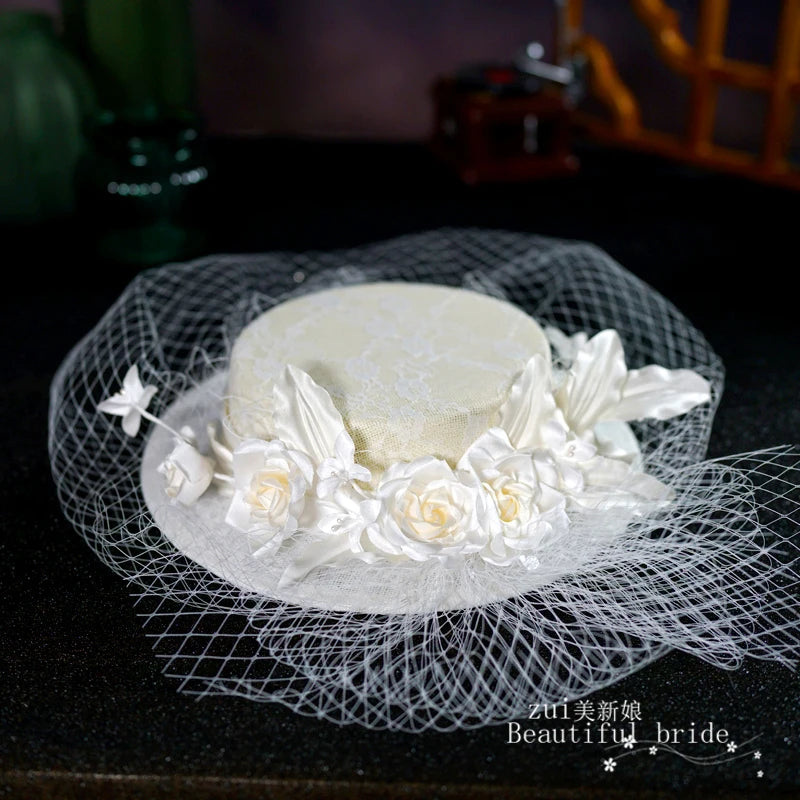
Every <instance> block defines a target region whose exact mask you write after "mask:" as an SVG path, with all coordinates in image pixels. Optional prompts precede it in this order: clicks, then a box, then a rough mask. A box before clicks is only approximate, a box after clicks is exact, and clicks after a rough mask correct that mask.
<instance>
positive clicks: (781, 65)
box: [559, 0, 800, 188]
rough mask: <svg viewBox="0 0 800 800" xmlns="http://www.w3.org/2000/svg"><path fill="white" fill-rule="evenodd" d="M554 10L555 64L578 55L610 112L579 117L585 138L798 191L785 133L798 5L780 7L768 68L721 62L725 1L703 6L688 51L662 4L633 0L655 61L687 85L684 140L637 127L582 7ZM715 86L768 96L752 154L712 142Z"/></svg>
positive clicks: (634, 110) (789, 2)
mask: <svg viewBox="0 0 800 800" xmlns="http://www.w3.org/2000/svg"><path fill="white" fill-rule="evenodd" d="M559 5H560V6H561V19H562V24H561V28H562V30H561V33H560V36H559V39H560V43H561V47H562V48H563V52H562V53H561V57H562V58H563V59H564V60H567V59H569V58H572V57H574V56H576V55H579V56H583V57H585V58H586V59H587V61H588V65H589V78H590V90H591V92H592V94H593V95H594V96H595V97H596V98H598V99H599V100H600V101H601V102H602V103H603V104H604V105H605V106H606V107H607V108H608V110H609V111H610V117H611V119H610V121H608V120H603V119H599V118H597V117H595V116H590V115H587V114H580V115H578V118H577V119H578V121H579V123H580V124H581V126H582V127H584V128H585V129H586V130H588V132H589V133H590V134H591V135H593V136H594V137H597V138H600V139H603V140H606V141H611V142H617V143H620V144H624V145H626V146H633V147H638V148H643V149H647V150H651V151H655V152H658V153H661V154H663V155H666V156H670V157H675V158H680V159H684V160H688V161H691V162H693V163H697V164H701V165H704V166H710V167H716V168H722V169H727V170H730V171H733V172H737V173H740V174H744V175H747V176H749V177H753V178H759V179H762V180H767V181H770V182H775V183H780V184H784V185H787V186H791V187H794V188H800V169H798V165H792V164H791V163H790V161H789V146H790V140H791V130H792V125H793V124H794V117H795V113H796V106H797V103H798V98H800V0H783V4H782V8H781V15H780V22H779V27H778V32H777V39H776V49H775V57H774V60H773V63H772V65H771V66H764V65H760V64H754V63H749V62H746V61H738V60H734V59H730V58H726V57H725V55H724V52H723V49H724V44H725V34H726V32H727V27H728V11H729V0H702V3H701V5H700V9H699V24H698V30H697V41H696V44H695V45H694V46H691V45H690V44H689V43H688V42H687V41H686V39H685V38H684V37H683V35H682V34H681V31H680V28H679V25H678V22H679V19H678V15H677V13H676V12H675V11H674V10H673V9H672V8H670V7H669V5H668V4H667V3H665V2H663V0H631V5H632V6H633V9H634V10H635V12H636V14H637V15H638V17H639V18H640V19H641V21H642V22H643V23H644V24H645V25H646V26H647V28H648V30H649V32H650V34H651V36H652V38H653V42H654V45H655V48H656V51H657V53H658V54H659V56H660V57H661V58H662V59H663V60H664V62H665V63H666V64H667V65H668V66H669V67H670V68H671V69H672V70H674V71H675V72H677V73H679V74H680V75H683V76H685V77H686V78H687V79H688V80H689V81H690V82H691V88H692V91H691V99H690V107H689V112H688V119H687V120H686V127H685V133H684V134H683V135H682V136H675V135H670V134H667V133H662V132H659V131H654V130H649V129H646V128H644V127H643V125H642V122H641V115H640V112H639V105H638V103H637V101H636V98H635V97H634V96H633V94H632V93H631V91H630V90H629V89H628V87H627V86H626V85H625V84H624V83H623V81H622V79H621V78H620V76H619V74H618V72H617V70H616V67H615V65H614V61H613V59H612V57H611V54H610V53H609V51H608V49H607V48H606V47H605V45H603V44H602V43H601V42H600V41H598V40H597V39H595V38H593V37H592V36H588V35H586V34H584V33H583V32H582V16H583V2H582V0H561V2H559ZM720 86H732V87H736V88H739V89H745V90H750V91H755V92H764V93H766V95H767V99H768V103H767V113H766V119H765V121H764V134H763V141H762V145H761V149H760V152H759V153H758V154H756V155H754V154H752V153H747V152H744V151H740V150H736V149H733V148H728V147H722V146H719V145H718V144H716V143H715V142H714V141H713V134H714V116H715V112H716V96H717V90H718V88H719V87H720Z"/></svg>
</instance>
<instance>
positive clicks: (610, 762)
mask: <svg viewBox="0 0 800 800" xmlns="http://www.w3.org/2000/svg"><path fill="white" fill-rule="evenodd" d="M616 766H617V762H616V761H614V759H613V758H607V759H605V760H604V761H603V769H604V770H605V771H606V772H613V771H614V767H616Z"/></svg>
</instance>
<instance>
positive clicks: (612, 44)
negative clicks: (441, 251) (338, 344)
mask: <svg viewBox="0 0 800 800" xmlns="http://www.w3.org/2000/svg"><path fill="white" fill-rule="evenodd" d="M565 8H566V9H569V10H568V11H567V12H564V9H565ZM559 9H561V12H563V13H560V12H559ZM575 9H578V11H577V12H576V11H575ZM670 9H671V11H670ZM579 12H582V18H578V17H579V16H581V15H580V14H579ZM672 12H674V14H675V16H674V18H673V17H672V16H670V15H671V14H672ZM569 14H578V16H576V17H575V18H574V19H571V22H570V24H568V25H567V24H566V23H565V20H566V19H567V18H568V17H569ZM648 15H649V16H650V24H651V27H654V26H655V23H654V22H653V20H654V19H656V18H658V19H660V20H662V22H660V23H659V24H663V25H664V27H662V28H659V29H658V30H659V33H655V32H654V31H651V30H648V27H647V25H646V24H645V22H644V21H643V20H644V19H646V18H647V17H648ZM665 19H666V22H663V20H665ZM559 20H560V21H561V23H562V24H561V26H560V27H559V25H558V22H559ZM715 20H716V21H715ZM720 20H721V21H720ZM654 29H655V28H654ZM781 30H782V31H783V33H781ZM559 31H560V32H561V33H560V34H559V33H558V32H559ZM565 31H566V33H565ZM798 31H800V2H798V0H703V2H700V1H699V0H697V2H691V1H690V0H672V1H671V2H670V3H667V4H665V3H662V2H660V0H602V2H600V0H583V2H580V0H570V2H567V0H505V1H504V2H502V3H493V2H489V1H488V0H440V1H439V2H430V1H429V0H403V1H402V2H399V1H398V0H336V2H331V0H291V1H289V0H0V224H5V225H7V224H11V225H12V226H17V225H20V224H22V225H28V224H30V223H36V224H38V223H41V222H43V221H49V220H53V219H58V218H61V219H64V218H66V217H70V216H73V217H74V218H75V219H77V220H78V222H79V223H80V224H82V225H83V228H82V229H80V226H75V227H74V231H73V230H72V229H71V230H70V234H72V233H74V232H75V231H77V234H76V235H78V236H79V238H80V237H81V236H82V237H83V238H82V239H80V240H81V241H83V242H85V243H86V244H89V243H90V242H91V243H92V249H93V250H94V251H95V253H96V254H97V255H98V256H99V257H100V258H101V259H107V260H110V261H126V262H129V263H135V264H155V263H159V262H163V261H166V260H172V259H181V258H186V257H189V256H192V255H196V254H199V253H202V252H204V251H206V252H207V251H208V248H210V247H211V248H213V247H219V248H221V247H224V248H226V249H232V248H236V247H237V246H240V245H239V244H238V241H237V238H236V231H237V230H241V227H242V226H241V225H239V224H238V221H237V220H238V219H241V217H242V215H245V214H249V215H250V216H251V217H252V219H253V220H254V221H255V220H256V219H258V218H259V214H261V213H262V212H261V211H259V210H258V208H257V204H254V203H252V202H248V201H247V200H248V198H249V197H250V194H248V192H255V193H256V194H255V195H253V196H256V195H257V193H258V192H259V191H261V188H263V186H264V185H265V183H266V182H267V181H271V182H272V184H273V188H274V186H275V180H276V175H278V174H281V175H282V185H283V192H284V194H286V193H290V192H297V191H298V188H297V187H298V186H302V185H303V184H302V179H304V178H307V177H309V176H312V175H314V174H316V175H317V178H318V180H317V181H316V183H315V191H320V190H321V187H322V186H323V185H324V184H330V183H332V182H335V183H337V185H339V186H343V187H347V186H349V187H351V189H352V190H353V191H361V192H362V194H363V193H364V192H365V191H368V189H367V187H366V184H364V185H363V186H362V189H361V190H356V189H353V188H352V187H354V186H355V184H356V183H357V181H354V177H355V176H359V177H360V179H362V180H363V179H365V178H367V177H368V176H371V175H373V174H375V175H378V174H382V175H384V176H387V175H389V174H394V175H395V178H394V181H395V184H394V191H395V192H399V191H401V183H402V180H401V182H400V183H398V182H397V179H398V178H401V177H402V176H403V175H404V174H410V173H409V170H407V169H406V168H405V167H402V166H399V165H400V164H401V161H402V159H404V158H405V159H406V162H405V163H406V164H407V165H409V166H410V167H411V168H412V169H413V170H416V175H417V177H416V178H415V179H414V182H413V186H411V179H410V178H406V180H407V181H408V182H409V186H407V187H406V188H407V189H408V188H409V187H411V188H412V189H413V190H414V191H416V192H417V193H418V187H419V185H420V183H421V182H424V183H426V185H428V187H429V188H430V187H431V186H433V185H434V183H435V181H436V180H438V179H439V177H437V172H436V167H437V166H446V167H447V168H448V169H449V171H450V175H451V177H452V178H453V179H454V180H455V179H456V178H460V179H461V181H462V182H463V183H465V184H476V183H482V182H493V183H495V184H510V183H518V184H520V183H526V182H528V183H529V182H530V181H531V180H538V179H546V178H553V177H568V176H570V175H572V174H574V173H575V171H576V170H577V168H578V165H579V157H580V156H581V153H580V152H577V151H578V150H579V149H580V148H581V147H584V146H585V144H586V143H587V142H588V143H590V144H592V143H596V142H605V143H606V144H607V143H609V142H611V143H614V144H616V145H617V146H619V145H620V144H621V145H623V146H624V147H633V146H638V147H641V148H643V149H645V150H650V151H652V152H656V153H660V154H662V155H668V156H671V157H676V158H679V159H680V158H683V159H684V160H688V161H690V162H691V163H694V164H699V165H700V166H702V167H712V168H715V169H723V170H724V169H729V170H731V171H734V172H737V171H738V173H739V174H743V175H749V176H750V177H756V178H759V179H765V180H766V179H769V180H770V181H772V182H777V183H783V185H789V186H794V188H800V171H798V169H797V167H798V165H799V164H800V158H798V155H800V146H798V145H800V124H799V123H798V118H797V115H796V114H794V106H795V105H796V101H797V95H798V90H800V82H798V77H797V70H796V63H797V62H798V61H800V33H798ZM584 34H585V36H584ZM668 35H672V39H673V41H675V40H677V41H678V42H679V45H680V46H681V47H683V48H684V51H683V52H684V54H685V55H686V58H685V59H684V62H683V65H684V67H685V69H684V73H685V74H681V73H680V70H678V71H676V70H673V69H671V68H670V67H668V66H667V64H666V63H665V61H664V60H663V59H662V58H661V57H659V55H658V54H657V52H656V44H655V43H656V42H657V41H664V40H666V38H668ZM591 37H593V39H592V41H589V39H590V38H591ZM567 38H569V39H570V43H566V44H565V40H566V39H567ZM584 40H586V41H587V42H588V44H587V45H586V46H585V47H584V46H583V45H582V44H581V42H583V41H584ZM532 42H535V43H538V44H536V45H535V48H536V55H535V58H533V59H528V60H527V61H526V62H525V63H526V64H527V66H525V67H524V68H520V67H519V63H520V62H519V58H520V57H521V56H520V54H521V53H522V54H523V56H522V58H527V56H525V55H524V54H525V53H530V52H531V50H530V43H532ZM559 44H560V45H561V46H559ZM779 44H780V46H779ZM573 46H574V47H573ZM526 47H527V48H528V49H525V48H526ZM593 47H594V51H593V50H592V48H593ZM571 48H573V49H571ZM598 52H599V61H598V60H595V59H594V55H597V53H598ZM701 52H705V53H706V56H704V58H700V57H699V56H698V54H700V53H701ZM709 52H711V55H710V56H708V53H709ZM593 53H594V55H593ZM781 54H783V55H781ZM780 58H783V60H784V61H785V62H786V63H784V64H783V69H782V71H779V70H778V69H777V68H776V69H773V67H775V66H776V65H777V63H778V61H780ZM581 59H582V60H581ZM715 59H716V61H715ZM604 60H605V61H604ZM726 60H727V61H726ZM606 62H607V63H608V64H611V65H612V66H611V70H610V71H611V73H612V75H611V77H612V80H611V83H610V84H607V86H609V85H612V88H613V86H616V87H618V89H619V91H617V90H614V91H612V92H611V94H614V97H615V102H616V103H617V105H616V106H615V105H614V103H609V102H608V101H607V100H608V98H606V99H605V100H603V102H601V101H600V99H598V98H603V93H602V91H600V92H598V91H597V90H596V86H595V78H596V76H598V75H600V74H601V73H602V71H603V66H604V63H606ZM723 62H725V63H724V64H723ZM698 63H699V64H700V66H701V69H700V72H697V64H698ZM714 64H717V65H718V66H719V65H722V66H721V67H720V69H719V70H718V71H719V72H725V70H727V69H728V66H729V65H730V64H733V66H734V70H733V73H731V74H733V76H734V77H731V74H729V75H728V76H727V77H725V76H723V77H722V78H721V79H720V85H719V86H717V87H715V86H713V85H712V83H713V81H716V80H717V79H718V78H719V75H717V76H716V77H713V80H712V79H711V78H709V77H708V70H709V69H712V70H713V69H714V66H713V65H714ZM506 65H512V68H511V69H506ZM552 65H556V67H555V69H556V70H558V69H559V68H563V69H564V71H566V72H567V73H568V74H567V78H566V79H564V80H560V79H559V78H558V74H557V73H556V78H555V79H554V78H553V77H552V73H551V72H547V70H549V69H551V67H552ZM558 65H561V66H560V67H559V66H558ZM709 65H712V66H711V67H709ZM528 67H531V69H532V70H533V73H530V74H529V73H527V72H525V70H527V69H528ZM477 68H480V69H479V70H478V71H477V72H476V71H475V70H476V69H477ZM520 69H522V72H520ZM542 69H544V70H545V73H542V74H540V73H541V70H542ZM737 69H738V72H737ZM703 70H705V72H703ZM617 73H618V76H619V80H617V78H616V75H617ZM739 73H742V74H744V76H745V77H744V79H743V80H742V81H739V79H738V78H737V77H736V75H738V74H739ZM531 75H533V76H534V77H531ZM543 75H544V77H543ZM710 80H711V83H709V81H710ZM614 81H616V83H614ZM748 81H749V82H750V84H751V85H749V86H746V84H747V83H748ZM590 90H591V91H590ZM615 92H616V94H615ZM626 96H627V97H631V98H633V101H632V102H631V103H629V105H632V106H634V107H637V108H636V111H635V115H634V116H635V119H634V120H633V129H634V133H635V134H636V135H635V136H630V135H628V134H629V133H630V125H629V129H628V133H626V128H625V125H626V124H629V123H630V122H631V120H630V119H628V121H627V122H626V121H625V119H624V117H625V115H624V113H622V114H620V109H622V111H623V112H624V109H625V102H626V101H625V98H626ZM615 109H616V110H615ZM698 109H700V110H701V113H698ZM587 112H588V116H587ZM615 114H616V116H615ZM592 115H593V116H592ZM598 115H599V116H598ZM581 120H584V122H583V123H582V122H581ZM593 123H598V124H599V127H597V125H596V126H595V127H592V124H593ZM582 125H583V127H582ZM603 125H605V126H606V127H605V129H603ZM604 130H605V139H604V138H603V136H604ZM765 131H772V134H771V139H769V137H766V135H765ZM640 133H641V134H647V135H648V136H650V134H651V133H654V136H650V138H649V139H648V138H646V137H645V136H644V135H642V136H641V137H640V136H639V134H640ZM663 134H667V135H669V136H671V137H672V138H671V139H669V138H668V139H665V138H664V136H663ZM626 137H627V138H626ZM659 137H661V138H659ZM693 137H694V138H693ZM768 140H769V141H771V142H772V145H770V144H768V143H767V142H768ZM254 142H259V143H261V144H260V145H259V147H258V148H255V147H253V146H252V144H253V143H254ZM275 142H283V143H284V149H283V150H281V148H280V146H277V145H275ZM287 142H292V143H294V144H295V145H296V144H298V143H301V142H305V143H306V147H305V149H304V150H297V149H295V150H291V152H289V151H287V150H286V149H285V144H286V143H287ZM308 143H314V145H313V146H310V145H309V144H308ZM326 143H327V145H326ZM332 143H336V145H337V146H340V145H348V144H350V145H352V146H353V147H356V146H357V145H367V147H366V149H365V148H364V147H362V148H361V149H359V150H358V151H356V150H351V151H350V154H349V156H348V158H349V161H347V159H345V160H343V159H342V158H341V156H340V154H339V153H338V151H336V152H335V151H334V150H330V149H329V150H323V149H320V147H321V146H322V147H325V146H328V145H330V144H332ZM423 144H424V145H430V148H426V149H427V150H429V152H428V160H427V161H426V160H424V159H423V157H422V155H420V153H422V150H423V149H424V148H423V147H422V145H423ZM381 145H384V146H389V145H395V146H397V145H405V146H407V147H411V146H416V147H417V148H418V149H419V153H416V151H414V152H412V151H411V150H408V149H406V150H402V149H395V150H392V151H389V150H386V149H384V150H383V151H381V154H380V155H379V156H376V159H375V161H374V162H373V165H371V164H370V162H369V157H368V155H369V153H370V152H375V153H377V151H370V150H369V146H372V147H375V146H381ZM248 146H250V149H249V150H248V149H246V148H247V147H248ZM293 146H294V145H293ZM720 148H723V149H720ZM724 148H727V150H725V149H724ZM731 148H734V149H735V150H731ZM574 149H575V150H576V152H573V150H574ZM432 154H435V159H434V155H432ZM437 159H438V165H437V163H436V160H437ZM345 161H347V164H348V166H345ZM395 161H396V162H397V163H396V164H395V165H394V166H393V162H395ZM337 163H339V164H340V165H341V166H340V167H338V169H339V172H338V173H337V172H336V169H337ZM607 169H611V170H612V171H613V170H614V169H615V167H613V166H608V165H607ZM332 170H333V171H332ZM392 170H394V173H392ZM634 171H635V168H634ZM441 172H442V173H444V169H442V170H441ZM454 173H455V174H454ZM369 179H372V178H371V177H369ZM388 185H389V183H388V182H387V181H386V180H385V181H384V183H383V184H382V188H383V189H384V190H385V189H386V187H387V186H388ZM209 187H215V188H214V190H213V192H212V191H210V189H209ZM220 187H223V188H224V189H226V190H227V191H229V196H230V198H233V197H238V198H239V200H240V204H239V206H238V208H237V211H236V214H238V215H239V216H238V217H236V216H235V214H233V212H231V214H232V216H230V217H229V218H228V220H227V222H226V223H225V225H227V228H225V229H226V230H227V231H228V233H229V234H230V235H229V236H228V237H227V238H224V237H223V238H220V239H218V240H217V242H209V239H208V233H209V230H217V231H219V230H222V229H223V227H224V225H223V224H222V223H221V222H220V220H222V219H223V218H224V214H225V211H226V209H227V210H230V202H228V201H226V203H224V204H222V203H220V202H219V198H220V197H221V196H222V195H221V191H222V190H220ZM218 190H219V191H218ZM210 194H216V198H217V202H216V207H215V208H214V209H211V206H209V203H208V200H209V195H210ZM277 196H278V193H275V192H273V195H272V197H271V198H269V201H267V200H265V202H267V205H274V202H272V201H273V200H274V199H275V198H276V197H277ZM453 199H454V202H453V206H454V207H455V203H461V199H456V198H455V196H454V198H453ZM509 202H510V201H509ZM271 210H273V211H274V209H271ZM76 212H77V213H76ZM209 214H213V218H214V220H216V224H215V226H213V228H212V226H209V225H208V224H206V223H207V220H208V219H209ZM422 222H424V220H423V221H421V223H422ZM252 227H253V228H254V229H255V228H257V227H258V226H257V225H256V224H255V222H254V224H253V226H252ZM275 229H276V230H281V229H285V226H283V228H282V226H281V225H275ZM267 245H268V242H267V241H266V240H264V241H261V240H258V241H255V243H254V245H253V246H255V247H266V246H267ZM241 246H244V245H241Z"/></svg>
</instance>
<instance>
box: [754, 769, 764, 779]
mask: <svg viewBox="0 0 800 800" xmlns="http://www.w3.org/2000/svg"><path fill="white" fill-rule="evenodd" d="M756 777H757V778H763V777H764V770H763V769H760V770H759V771H758V772H756Z"/></svg>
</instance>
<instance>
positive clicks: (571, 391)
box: [556, 329, 628, 434]
mask: <svg viewBox="0 0 800 800" xmlns="http://www.w3.org/2000/svg"><path fill="white" fill-rule="evenodd" d="M627 374H628V368H627V367H626V365H625V353H624V352H623V349H622V342H621V341H620V338H619V334H618V333H617V332H616V331H615V330H610V329H609V330H605V331H601V332H600V333H598V334H597V335H596V336H593V337H592V338H591V339H589V341H588V342H586V344H584V345H583V346H582V347H580V348H579V349H578V351H577V353H576V354H575V360H574V361H573V363H572V368H571V369H570V374H569V376H568V377H567V379H566V380H565V381H564V383H563V384H562V385H561V386H560V387H559V389H558V391H557V392H556V401H557V402H558V405H559V407H560V408H561V410H562V411H563V412H564V417H565V419H566V421H567V424H568V425H569V427H570V428H571V429H572V430H573V431H575V432H576V433H578V434H581V433H583V432H584V431H587V430H591V429H592V428H593V427H594V425H595V423H596V422H598V421H599V420H601V419H617V417H615V416H613V410H614V409H615V408H616V406H617V405H618V404H619V401H620V399H621V398H622V388H623V386H624V385H625V378H626V376H627Z"/></svg>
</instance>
